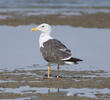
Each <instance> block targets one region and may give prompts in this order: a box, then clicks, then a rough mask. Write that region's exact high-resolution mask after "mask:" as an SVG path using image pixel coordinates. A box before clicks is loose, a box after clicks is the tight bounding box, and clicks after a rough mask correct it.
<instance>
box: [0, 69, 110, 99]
mask: <svg viewBox="0 0 110 100" xmlns="http://www.w3.org/2000/svg"><path fill="white" fill-rule="evenodd" d="M46 73H47V71H46V70H38V69H37V68H36V70H24V69H22V70H20V69H15V70H13V71H8V70H7V71H5V70H2V72H0V98H1V99H3V100H4V99H6V100H11V99H12V100H25V99H26V100H30V99H32V100H40V99H41V100H44V99H45V100H51V99H52V98H53V99H55V98H58V99H57V100H61V99H62V98H65V99H64V100H73V98H74V99H75V98H76V97H77V98H79V99H80V100H93V99H94V100H97V99H98V100H103V99H104V100H107V98H110V86H109V84H110V83H109V82H110V76H109V75H106V76H103V75H104V74H105V73H104V72H103V71H60V73H61V74H63V76H62V77H60V78H56V77H52V76H51V78H50V79H47V77H46V76H45V74H46ZM51 73H52V74H54V75H55V74H56V73H57V72H56V71H53V70H52V71H51ZM95 74H96V76H95ZM102 74H103V75H102ZM65 75H66V77H65ZM76 75H77V76H76ZM97 75H98V76H97ZM38 76H40V77H38ZM88 76H89V77H88ZM103 83H104V84H103ZM108 100H109V99H108Z"/></svg>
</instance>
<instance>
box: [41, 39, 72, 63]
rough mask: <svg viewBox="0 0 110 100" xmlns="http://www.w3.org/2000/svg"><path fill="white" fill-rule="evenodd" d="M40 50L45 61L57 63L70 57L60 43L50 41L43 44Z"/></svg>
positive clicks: (53, 40) (68, 51)
mask: <svg viewBox="0 0 110 100" xmlns="http://www.w3.org/2000/svg"><path fill="white" fill-rule="evenodd" d="M43 46H44V47H42V48H41V52H42V55H43V56H44V58H45V59H46V60H47V61H50V62H53V61H55V62H57V61H59V60H62V59H66V58H68V57H70V56H71V55H72V54H71V51H70V50H69V49H68V48H67V47H66V46H65V45H64V44H63V43H61V42H60V41H58V40H56V39H50V40H48V41H46V42H45V43H44V44H43Z"/></svg>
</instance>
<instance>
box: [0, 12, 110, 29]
mask: <svg viewBox="0 0 110 100" xmlns="http://www.w3.org/2000/svg"><path fill="white" fill-rule="evenodd" d="M13 16H15V15H13ZM109 19H110V14H109V13H95V14H82V15H60V14H52V15H42V16H41V15H31V16H21V17H18V16H15V17H8V18H6V19H0V25H10V26H19V25H29V24H41V23H44V22H45V23H49V24H51V25H69V26H73V27H88V28H110V20H109Z"/></svg>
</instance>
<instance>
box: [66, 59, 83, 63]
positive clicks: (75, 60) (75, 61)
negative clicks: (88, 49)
mask: <svg viewBox="0 0 110 100" xmlns="http://www.w3.org/2000/svg"><path fill="white" fill-rule="evenodd" d="M66 61H70V62H74V64H78V62H79V61H83V60H82V59H78V58H73V57H71V58H70V59H68V60H66Z"/></svg>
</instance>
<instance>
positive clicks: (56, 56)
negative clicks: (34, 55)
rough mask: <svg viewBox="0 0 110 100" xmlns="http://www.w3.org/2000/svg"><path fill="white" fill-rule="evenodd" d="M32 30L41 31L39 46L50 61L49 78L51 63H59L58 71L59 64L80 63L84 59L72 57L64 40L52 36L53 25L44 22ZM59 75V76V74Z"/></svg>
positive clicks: (44, 56) (45, 57)
mask: <svg viewBox="0 0 110 100" xmlns="http://www.w3.org/2000/svg"><path fill="white" fill-rule="evenodd" d="M31 31H41V35H40V38H39V47H40V51H41V53H42V56H43V58H44V59H45V60H46V61H47V62H48V78H50V64H51V63H55V64H57V65H58V66H57V72H59V65H64V64H78V62H79V61H83V60H82V59H78V58H74V57H72V53H71V50H70V49H68V48H67V47H66V46H65V45H64V44H63V43H62V42H60V41H59V40H57V39H55V38H53V37H52V36H50V34H51V26H50V25H49V24H46V23H43V24H40V25H39V26H37V27H35V28H32V29H31ZM57 77H59V76H57Z"/></svg>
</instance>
